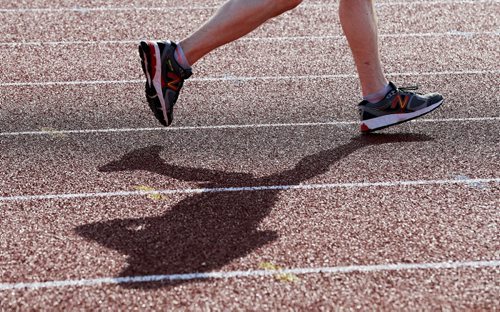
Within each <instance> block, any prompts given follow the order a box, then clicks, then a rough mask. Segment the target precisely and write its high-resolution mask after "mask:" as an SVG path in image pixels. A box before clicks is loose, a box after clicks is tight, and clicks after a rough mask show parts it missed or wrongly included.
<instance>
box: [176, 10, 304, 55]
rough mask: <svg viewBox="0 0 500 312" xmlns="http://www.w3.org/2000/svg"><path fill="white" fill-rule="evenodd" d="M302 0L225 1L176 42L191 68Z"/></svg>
mask: <svg viewBox="0 0 500 312" xmlns="http://www.w3.org/2000/svg"><path fill="white" fill-rule="evenodd" d="M301 2H302V0H229V1H228V2H227V3H226V4H224V5H223V6H222V7H221V8H220V9H219V10H218V11H217V13H216V14H215V15H214V16H213V17H212V18H211V19H210V20H209V21H208V22H207V23H206V24H204V25H203V26H202V27H201V28H200V29H198V30H197V31H196V32H195V33H194V34H192V35H191V36H189V37H188V38H185V39H184V40H182V41H181V42H180V45H181V47H182V49H183V50H184V53H185V55H186V58H187V60H188V62H189V63H190V64H191V65H193V64H194V63H196V62H197V61H198V60H199V59H200V58H201V57H203V56H204V55H206V54H207V53H209V52H210V51H212V50H214V49H216V48H218V47H220V46H222V45H224V44H226V43H228V42H231V41H234V40H236V39H238V38H240V37H242V36H244V35H246V34H248V33H249V32H251V31H252V30H254V29H255V28H257V27H258V26H260V25H262V24H263V23H264V22H266V21H267V20H268V19H270V18H272V17H274V16H277V15H280V14H281V13H283V12H285V11H288V10H290V9H293V8H294V7H296V6H297V5H299V4H300V3H301Z"/></svg>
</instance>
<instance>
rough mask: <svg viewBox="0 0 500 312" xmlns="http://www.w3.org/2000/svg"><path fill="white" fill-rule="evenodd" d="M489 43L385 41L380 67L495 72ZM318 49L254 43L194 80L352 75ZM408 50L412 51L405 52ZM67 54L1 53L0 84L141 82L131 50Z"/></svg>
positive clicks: (491, 39) (335, 46)
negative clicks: (205, 78)
mask: <svg viewBox="0 0 500 312" xmlns="http://www.w3.org/2000/svg"><path fill="white" fill-rule="evenodd" d="M495 38H496V36H490V35H486V36H475V37H473V38H464V37H450V38H447V40H446V41H443V40H442V38H439V37H437V38H413V37H411V38H404V37H403V38H386V39H385V40H384V42H383V44H382V46H381V49H382V52H381V53H382V55H383V57H382V61H383V64H385V66H384V67H385V71H386V72H388V73H391V72H439V71H463V70H479V69H481V68H487V69H489V70H495V69H496V70H498V69H500V68H499V67H498V62H497V60H498V57H499V56H500V51H498V49H497V47H496V40H495ZM324 43H325V45H324V46H323V45H318V44H317V43H315V42H311V41H306V42H301V41H291V42H269V41H264V42H261V43H259V47H260V48H261V49H263V50H265V51H267V53H261V49H259V50H256V49H254V48H253V46H254V45H255V43H254V42H249V41H246V42H245V41H240V42H235V43H233V44H230V45H228V46H225V47H222V48H220V49H219V50H217V51H215V52H213V53H212V54H210V55H208V56H207V57H206V58H204V59H203V60H202V61H200V62H199V63H198V64H196V67H195V69H194V71H195V76H194V78H204V77H239V76H243V77H245V76H280V75H281V76H304V75H330V74H355V72H353V70H354V65H353V61H352V57H351V55H350V52H349V48H348V46H347V43H346V42H345V40H344V39H343V38H339V39H335V40H331V41H328V42H324ZM411 45H415V46H418V49H417V50H415V49H413V48H412V49H408V48H407V47H408V46H411ZM464 49H466V50H465V51H466V52H464ZM422 51H425V53H422ZM67 52H68V50H67V49H60V48H58V47H54V46H34V47H30V48H29V49H25V48H24V47H15V48H11V49H8V50H6V49H2V50H0V57H1V58H2V59H3V60H4V66H6V68H9V69H10V70H8V71H5V72H2V75H1V76H0V82H3V83H13V82H25V81H30V82H44V81H45V82H46V81H79V80H135V79H142V71H141V68H140V66H139V65H138V63H139V57H138V53H137V51H136V47H135V45H134V44H129V45H123V46H120V49H117V48H116V47H115V46H112V45H104V46H96V47H95V48H93V49H89V48H88V47H87V46H78V45H77V46H74V47H72V48H71V53H67ZM278 56H279V57H278ZM18 60H23V63H21V64H19V62H18ZM69 64H71V70H69V71H68V70H67V66H68V65H69ZM464 64H467V66H466V67H464Z"/></svg>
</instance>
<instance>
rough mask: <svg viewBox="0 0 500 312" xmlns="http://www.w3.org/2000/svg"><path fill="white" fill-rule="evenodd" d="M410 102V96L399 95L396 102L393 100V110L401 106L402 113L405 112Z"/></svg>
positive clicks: (395, 99)
mask: <svg viewBox="0 0 500 312" xmlns="http://www.w3.org/2000/svg"><path fill="white" fill-rule="evenodd" d="M409 101H410V97H409V96H408V95H405V96H403V97H402V96H401V95H399V94H398V95H396V96H395V97H394V100H392V103H391V108H392V109H396V107H398V106H399V107H400V108H401V112H404V111H405V108H406V106H407V105H408V102H409Z"/></svg>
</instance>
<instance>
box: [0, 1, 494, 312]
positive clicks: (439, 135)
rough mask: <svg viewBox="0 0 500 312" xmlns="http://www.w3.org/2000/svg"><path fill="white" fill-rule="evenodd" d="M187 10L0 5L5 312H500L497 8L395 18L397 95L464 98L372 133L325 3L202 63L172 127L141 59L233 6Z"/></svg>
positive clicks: (441, 9) (437, 9) (400, 6)
mask: <svg viewBox="0 0 500 312" xmlns="http://www.w3.org/2000/svg"><path fill="white" fill-rule="evenodd" d="M169 3H170V2H169V1H149V0H148V1H124V0H114V1H112V2H110V1H101V0H87V1H81V2H79V3H78V4H76V3H72V2H71V3H70V2H67V1H63V0H58V1H51V2H48V1H46V0H36V1H17V2H12V1H6V0H0V19H1V20H2V23H0V29H1V35H0V57H1V59H2V72H1V74H0V92H1V93H0V100H1V102H0V109H1V111H0V144H1V146H2V149H1V151H0V159H1V167H0V176H1V179H0V235H1V236H0V238H1V240H0V249H1V250H2V252H1V254H0V308H1V309H6V310H10V309H26V310H27V309H48V308H52V309H76V308H83V309H104V308H108V309H113V310H117V309H143V310H144V309H148V310H149V309H153V310H160V309H161V310H164V309H174V308H183V309H188V310H200V309H202V310H220V309H231V310H234V309H238V310H276V309H304V310H305V309H307V310H310V309H320V308H323V309H327V310H330V309H332V308H335V307H339V306H343V307H346V308H347V309H353V310H358V309H362V310H365V309H366V310H373V309H377V310H380V309H387V310H401V309H421V308H423V309H429V310H430V309H436V308H444V309H453V310H471V309H476V310H495V309H498V308H499V307H500V299H499V298H500V286H499V284H498V280H500V274H499V273H500V253H499V250H500V242H499V220H500V210H499V209H500V205H499V203H500V200H499V198H500V196H499V195H500V192H499V190H500V174H499V172H500V170H499V169H500V166H499V163H500V157H499V155H500V153H499V152H500V150H499V147H500V144H499V143H500V140H499V138H498V137H499V136H498V134H499V129H500V124H499V121H500V116H499V115H498V111H499V109H500V105H499V103H500V96H499V95H500V92H499V90H498V81H499V78H500V66H499V65H498V59H499V57H500V50H499V46H498V36H499V21H498V12H499V11H500V3H499V2H498V1H493V0H489V1H483V0H478V1H462V0H456V1H447V0H429V1H408V0H405V1H401V0H381V1H379V2H377V11H378V15H379V20H380V32H381V41H382V47H381V49H382V55H383V57H384V63H385V70H386V72H387V73H388V74H389V77H390V78H391V79H392V80H394V81H395V82H397V83H398V84H400V85H405V84H415V83H417V84H419V85H420V86H421V88H422V89H423V90H430V89H432V90H438V91H440V92H441V93H443V94H444V95H445V97H446V99H447V101H446V103H445V106H443V107H442V108H441V109H440V110H438V111H436V112H435V113H433V114H431V115H428V116H427V117H425V118H424V119H421V120H418V121H416V122H412V123H408V124H406V125H401V126H398V127H395V128H393V129H389V130H385V131H382V132H380V133H379V134H377V135H370V136H360V135H359V133H358V125H357V122H356V120H357V113H356V105H355V104H356V103H357V102H358V93H359V88H358V85H357V79H356V75H355V72H354V67H353V63H352V60H351V57H350V54H349V50H348V47H347V44H346V42H345V39H344V38H343V37H342V34H341V29H340V25H339V23H338V19H337V18H336V16H337V12H336V10H337V6H338V4H337V2H335V1H333V2H332V1H326V0H311V1H306V2H305V3H304V4H303V5H301V6H300V7H299V8H298V9H296V10H295V11H293V12H290V13H287V14H285V15H284V16H282V17H280V18H278V19H276V20H273V21H271V22H269V23H268V24H266V25H265V26H264V27H262V28H261V29H259V30H257V31H256V32H255V33H252V34H251V35H249V36H248V37H246V38H244V39H243V40H241V41H239V42H236V43H233V44H230V45H228V46H226V47H223V48H221V49H220V50H218V51H216V52H214V53H212V54H211V55H209V56H208V57H207V58H206V59H204V60H202V61H201V62H200V63H199V64H197V65H198V66H196V68H195V69H196V72H195V76H194V77H193V78H192V79H190V80H189V81H188V82H187V83H186V86H185V89H184V91H183V95H182V97H181V99H180V102H179V103H178V107H177V110H176V119H175V121H174V127H173V128H169V129H165V128H159V127H158V124H157V123H155V121H154V120H153V118H152V117H151V116H150V113H149V111H148V108H147V107H146V105H145V103H144V99H143V79H142V73H141V70H140V66H139V60H138V55H137V51H136V43H137V41H138V40H139V39H141V38H172V39H180V38H182V37H183V36H184V35H186V34H187V33H189V32H190V31H192V30H193V29H195V28H196V27H198V26H199V24H200V23H201V22H202V21H203V20H204V19H205V18H206V17H207V16H209V15H210V14H211V13H213V11H214V9H215V8H216V7H217V5H218V4H219V1H211V0H204V1H195V0H188V1H183V2H182V3H181V4H179V5H178V6H175V7H172V6H171V5H169ZM146 14H147V16H148V20H144V16H145V15H146ZM172 15H175V16H176V19H175V23H174V20H173V19H166V16H172ZM396 16H397V18H395V17H396ZM178 23H181V24H184V25H186V26H185V28H183V29H178V26H176V25H178ZM174 29H175V30H174ZM262 50H263V51H265V53H262Z"/></svg>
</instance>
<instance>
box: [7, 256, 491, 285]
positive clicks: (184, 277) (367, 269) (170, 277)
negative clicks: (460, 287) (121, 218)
mask: <svg viewBox="0 0 500 312" xmlns="http://www.w3.org/2000/svg"><path fill="white" fill-rule="evenodd" d="M499 266H500V260H482V261H449V262H427V263H389V264H371V265H370V264H368V265H349V266H335V267H313V268H293V269H283V270H248V271H228V272H206V273H203V272H198V273H186V274H165V275H142V276H127V277H105V278H94V279H73V280H59V281H48V282H27V283H1V284H0V291H7V290H16V289H22V290H35V289H41V288H58V287H59V288H62V287H98V286H102V285H117V284H130V283H148V282H168V281H191V280H204V279H231V278H248V277H262V276H275V275H278V274H294V275H306V274H349V273H356V272H357V273H377V272H387V271H415V270H458V269H480V268H497V267H499Z"/></svg>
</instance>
